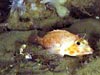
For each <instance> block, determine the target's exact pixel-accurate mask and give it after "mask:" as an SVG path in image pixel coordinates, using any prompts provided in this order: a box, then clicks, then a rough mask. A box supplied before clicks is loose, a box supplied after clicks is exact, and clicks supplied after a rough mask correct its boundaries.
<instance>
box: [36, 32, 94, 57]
mask: <svg viewBox="0 0 100 75" xmlns="http://www.w3.org/2000/svg"><path fill="white" fill-rule="evenodd" d="M38 42H39V43H40V44H41V45H42V46H43V47H45V48H46V49H47V50H48V51H49V52H50V53H53V54H58V55H60V56H64V55H69V56H82V55H87V54H92V53H93V50H92V48H91V47H90V46H89V44H88V41H87V40H85V39H83V38H81V37H79V36H78V35H75V34H73V33H71V32H69V31H66V30H53V31H50V32H48V33H47V34H46V35H45V36H43V37H42V38H38Z"/></svg>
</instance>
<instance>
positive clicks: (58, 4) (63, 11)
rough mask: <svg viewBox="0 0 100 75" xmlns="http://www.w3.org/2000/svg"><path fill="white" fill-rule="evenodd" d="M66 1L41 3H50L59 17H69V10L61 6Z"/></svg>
mask: <svg viewBox="0 0 100 75" xmlns="http://www.w3.org/2000/svg"><path fill="white" fill-rule="evenodd" d="M66 1H67V0H42V3H50V4H51V5H53V6H54V7H55V8H56V11H57V13H58V15H59V16H60V17H65V16H68V15H69V12H70V11H69V10H68V9H67V8H66V7H64V6H63V4H64V3H65V2H66Z"/></svg>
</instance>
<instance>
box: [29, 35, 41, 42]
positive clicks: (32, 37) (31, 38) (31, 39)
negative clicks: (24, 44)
mask: <svg viewBox="0 0 100 75" xmlns="http://www.w3.org/2000/svg"><path fill="white" fill-rule="evenodd" d="M41 40H42V38H40V37H39V36H38V35H35V34H31V35H30V36H29V38H28V42H29V43H32V44H41Z"/></svg>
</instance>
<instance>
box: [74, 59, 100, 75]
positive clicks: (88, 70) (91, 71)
mask: <svg viewBox="0 0 100 75" xmlns="http://www.w3.org/2000/svg"><path fill="white" fill-rule="evenodd" d="M76 75H100V58H97V59H94V60H92V62H90V63H88V64H87V65H85V66H84V67H82V68H81V69H79V70H78V71H77V73H76Z"/></svg>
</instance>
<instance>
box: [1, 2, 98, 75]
mask: <svg viewBox="0 0 100 75" xmlns="http://www.w3.org/2000/svg"><path fill="white" fill-rule="evenodd" d="M55 29H64V30H68V31H70V32H72V33H74V34H80V35H83V34H86V37H85V38H86V39H87V40H88V41H89V44H90V46H91V47H92V48H93V50H94V52H93V54H91V55H85V56H83V57H71V56H67V55H66V56H64V57H59V56H57V55H55V54H49V53H48V52H46V50H45V49H44V48H43V47H42V46H41V45H39V44H38V43H37V42H33V41H34V39H35V37H33V36H37V35H38V36H40V37H42V36H44V35H45V34H46V33H47V32H49V31H52V30H55ZM0 75H100V0H0Z"/></svg>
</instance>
